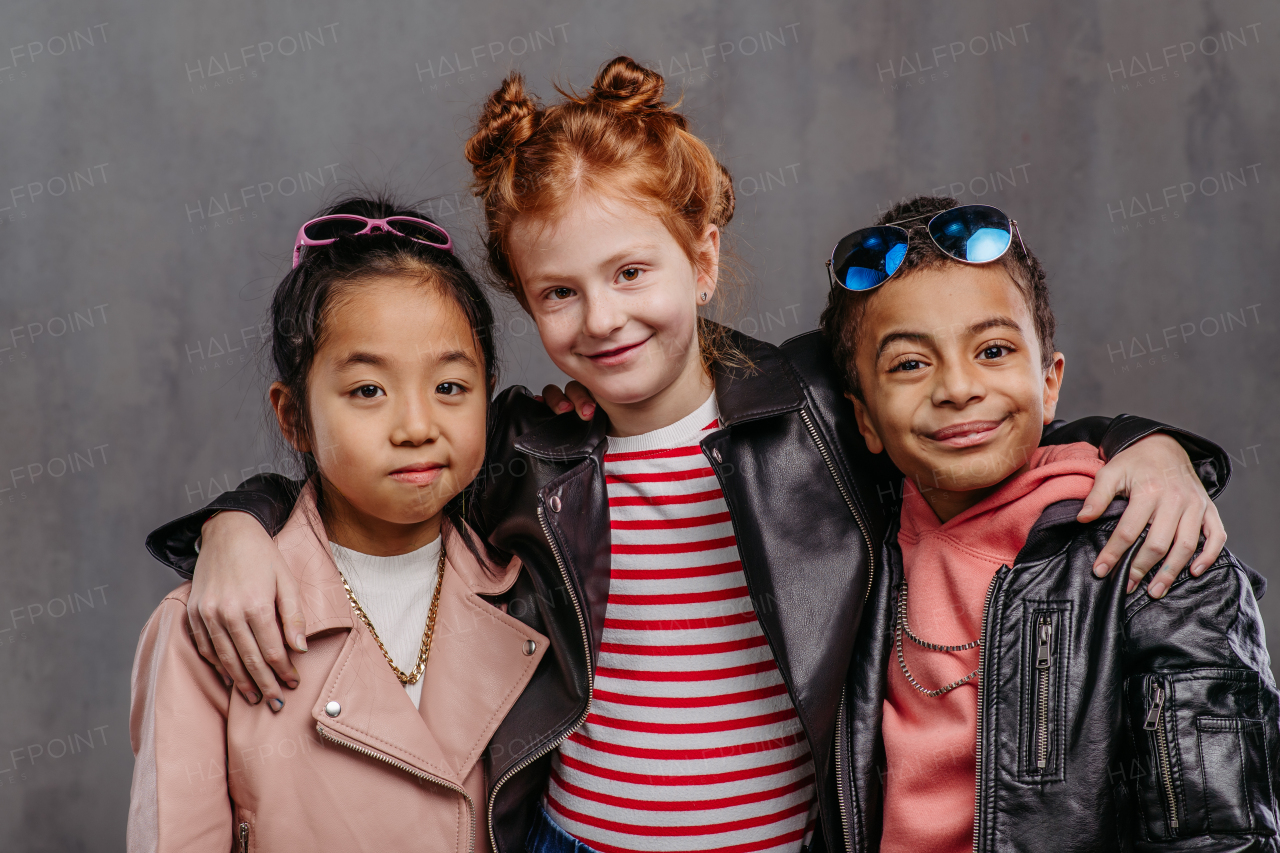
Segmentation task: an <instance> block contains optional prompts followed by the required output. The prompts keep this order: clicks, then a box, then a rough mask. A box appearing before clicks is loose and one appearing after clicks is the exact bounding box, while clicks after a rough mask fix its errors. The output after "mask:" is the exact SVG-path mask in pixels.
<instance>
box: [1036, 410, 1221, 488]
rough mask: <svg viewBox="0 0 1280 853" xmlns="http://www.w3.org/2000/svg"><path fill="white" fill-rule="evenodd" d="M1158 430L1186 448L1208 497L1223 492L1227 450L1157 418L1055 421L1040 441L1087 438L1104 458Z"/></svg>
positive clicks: (1132, 417)
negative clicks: (1156, 419)
mask: <svg viewBox="0 0 1280 853" xmlns="http://www.w3.org/2000/svg"><path fill="white" fill-rule="evenodd" d="M1157 432H1163V433H1165V434H1166V435H1169V436H1171V437H1172V438H1174V439H1175V440H1176V441H1177V442H1178V443H1179V444H1181V445H1182V449H1183V450H1185V451H1187V455H1188V456H1189V457H1191V466H1192V468H1194V469H1195V472H1196V474H1197V475H1198V476H1199V477H1200V482H1201V483H1203V484H1204V488H1205V491H1207V492H1208V493H1209V497H1211V498H1216V497H1217V496H1218V495H1220V494H1222V490H1223V489H1225V488H1226V487H1227V481H1228V480H1229V479H1230V478H1231V460H1230V459H1229V458H1228V457H1227V454H1226V451H1224V450H1223V449H1222V448H1221V447H1219V446H1218V445H1216V444H1214V443H1213V442H1212V441H1209V440H1208V439H1205V438H1201V437H1200V436H1198V435H1196V434H1195V433H1191V432H1187V431H1186V430H1185V429H1179V428H1178V427H1173V426H1167V425H1165V424H1162V423H1160V422H1159V421H1151V420H1147V419H1146V418H1140V417H1138V416H1137V415H1116V416H1115V417H1114V418H1104V417H1097V416H1095V417H1090V418H1080V420H1077V421H1072V422H1071V423H1067V422H1066V421H1054V422H1053V423H1051V424H1049V425H1048V426H1047V427H1045V428H1044V435H1043V436H1042V438H1041V439H1040V444H1041V445H1042V446H1043V445H1047V444H1072V443H1074V442H1077V441H1087V442H1089V443H1090V444H1092V445H1095V446H1097V447H1098V448H1100V449H1101V450H1102V455H1103V458H1105V459H1110V458H1112V457H1113V456H1115V455H1116V454H1117V453H1119V452H1120V451H1122V450H1124V449H1125V448H1127V447H1129V446H1130V445H1132V444H1133V443H1134V442H1136V441H1138V440H1140V439H1143V438H1146V437H1147V436H1149V435H1151V434H1152V433H1157Z"/></svg>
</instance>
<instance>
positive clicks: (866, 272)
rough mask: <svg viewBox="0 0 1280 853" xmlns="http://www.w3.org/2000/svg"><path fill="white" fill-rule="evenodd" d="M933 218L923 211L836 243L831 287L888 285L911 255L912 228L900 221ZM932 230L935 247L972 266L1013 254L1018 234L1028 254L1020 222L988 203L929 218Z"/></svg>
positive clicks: (830, 267) (831, 261)
mask: <svg viewBox="0 0 1280 853" xmlns="http://www.w3.org/2000/svg"><path fill="white" fill-rule="evenodd" d="M928 215H929V214H927V213H922V214H920V215H919V216H912V217H910V218H908V219H900V220H898V221H897V222H891V223H889V224H888V225H875V226H872V227H871V228H861V229H859V230H857V231H854V232H853V233H852V234H849V235H846V236H845V237H844V238H842V239H841V240H840V242H839V243H836V247H835V248H834V249H832V250H831V258H830V259H829V260H828V261H827V276H828V277H829V278H830V279H831V286H832V287H835V286H836V285H837V284H839V285H840V286H841V287H843V288H845V289H846V290H870V289H872V288H873V287H879V286H880V285H882V284H884V283H885V282H886V281H888V280H889V279H890V278H892V277H893V274H894V273H896V272H897V271H898V269H899V268H900V267H901V266H902V260H903V258H905V257H906V256H907V229H905V228H899V227H898V225H899V223H902V222H912V221H914V220H916V219H923V218H924V217H926V216H928ZM928 230H929V236H930V237H931V238H932V239H933V242H934V245H936V246H937V247H938V248H939V249H941V250H942V251H943V253H944V254H946V255H947V256H948V257H950V258H954V259H955V260H957V261H961V262H963V263H966V264H986V263H990V262H991V261H994V260H997V259H999V258H1000V257H1002V256H1003V255H1004V253H1005V252H1007V251H1009V246H1010V245H1011V244H1012V243H1013V235H1014V234H1017V235H1018V245H1020V246H1022V254H1023V255H1024V256H1025V255H1026V254H1027V247H1026V246H1025V245H1023V243H1022V233H1021V232H1019V231H1018V223H1017V222H1016V221H1014V220H1012V219H1010V218H1009V217H1008V216H1007V215H1006V214H1005V213H1004V212H1003V211H1001V210H997V209H996V208H994V207H991V206H989V205H985V204H962V205H960V206H959V207H953V208H951V209H950V210H944V211H942V212H941V213H939V214H937V215H936V216H934V217H933V218H932V219H930V220H929V225H928Z"/></svg>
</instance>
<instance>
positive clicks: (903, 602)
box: [893, 578, 982, 698]
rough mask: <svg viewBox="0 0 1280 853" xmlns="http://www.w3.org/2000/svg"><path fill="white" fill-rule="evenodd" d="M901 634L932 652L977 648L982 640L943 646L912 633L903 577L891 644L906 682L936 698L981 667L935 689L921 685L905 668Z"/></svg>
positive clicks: (905, 661)
mask: <svg viewBox="0 0 1280 853" xmlns="http://www.w3.org/2000/svg"><path fill="white" fill-rule="evenodd" d="M903 634H906V635H907V637H909V638H910V639H911V642H913V643H915V644H916V645H917V646H920V647H921V648H925V649H929V650H930V651H934V652H964V651H968V650H969V649H976V648H979V647H980V646H981V645H982V641H981V640H980V639H979V640H974V641H973V642H971V643H965V644H964V645H962V646H943V645H939V644H937V643H930V642H929V641H928V640H922V639H920V638H919V637H917V636H916V635H915V634H914V633H912V631H911V627H910V626H909V625H907V581H906V579H905V578H904V579H903V581H902V594H901V595H899V596H898V618H897V620H896V623H895V625H894V631H893V645H894V648H895V649H896V650H897V652H898V666H899V668H901V669H902V674H903V675H904V676H905V677H906V679H907V683H909V684H910V685H911V686H912V687H914V688H915V689H916V690H919V691H920V692H921V693H923V694H924V695H926V696H928V697H930V698H937V697H938V696H941V695H942V694H944V693H950V692H951V691H952V690H955V689H956V688H957V687H959V686H960V685H962V684H968V683H969V682H970V681H972V680H973V679H974V677H975V676H977V674H978V672H979V671H980V670H981V669H982V667H978V669H975V670H974V671H973V672H971V673H969V674H968V675H966V676H965V677H964V678H961V679H957V680H956V681H953V682H951V683H950V684H948V685H946V686H945V687H940V688H938V689H937V690H930V689H928V688H927V687H924V686H923V685H921V684H920V682H918V681H916V678H915V676H914V675H912V674H911V670H909V669H907V659H906V658H905V657H903V654H902V635H903Z"/></svg>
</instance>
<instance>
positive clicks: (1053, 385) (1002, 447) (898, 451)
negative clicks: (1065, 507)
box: [853, 264, 1064, 521]
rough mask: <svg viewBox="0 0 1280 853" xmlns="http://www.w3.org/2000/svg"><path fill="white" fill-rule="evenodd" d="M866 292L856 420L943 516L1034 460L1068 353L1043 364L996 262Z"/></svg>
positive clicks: (1023, 306)
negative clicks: (859, 393) (1031, 457)
mask: <svg viewBox="0 0 1280 853" xmlns="http://www.w3.org/2000/svg"><path fill="white" fill-rule="evenodd" d="M867 300H868V301H867V304H866V306H865V311H864V313H863V315H862V319H861V321H860V322H859V325H858V349H857V353H856V360H857V370H858V377H859V380H860V382H861V386H862V391H863V396H864V397H865V401H862V400H857V399H854V401H853V402H854V407H855V410H856V412H857V417H858V428H859V430H860V431H861V432H862V435H863V437H864V438H866V440H867V445H868V447H869V448H870V449H871V451H872V452H873V453H879V452H881V451H882V450H884V451H887V452H888V454H889V458H891V459H892V460H893V462H894V464H895V465H897V466H898V468H899V469H900V470H901V471H902V472H903V473H904V474H905V475H906V476H908V477H910V478H911V479H912V480H913V481H914V482H915V483H916V484H917V485H918V486H919V487H920V491H921V493H922V495H923V496H924V498H925V500H927V501H928V502H929V504H930V505H931V506H932V507H933V509H934V511H935V512H936V513H937V514H938V517H939V518H941V519H942V520H943V521H946V520H947V519H949V518H951V517H954V516H955V515H957V514H959V513H960V512H962V511H963V510H964V509H967V508H968V507H970V506H973V505H974V504H976V503H978V502H979V501H981V500H982V499H983V498H984V497H986V496H987V495H988V494H990V493H991V492H993V491H994V490H996V489H997V488H999V487H1000V485H1001V484H1002V483H1003V482H1004V481H1005V480H1006V479H1008V478H1009V477H1011V476H1013V475H1015V474H1018V473H1020V472H1021V471H1023V470H1026V468H1027V467H1028V466H1029V459H1030V456H1031V453H1032V452H1033V451H1034V450H1035V449H1036V447H1037V446H1039V444H1040V435H1041V431H1042V428H1043V426H1044V424H1047V423H1049V422H1050V421H1051V420H1053V415H1054V411H1055V409H1056V407H1057V401H1058V392H1059V389H1060V387H1061V383H1062V370H1063V366H1064V359H1063V356H1062V354H1061V353H1054V354H1053V357H1052V361H1051V364H1050V366H1049V367H1048V368H1047V369H1045V368H1044V367H1043V366H1042V361H1041V354H1040V346H1039V343H1038V341H1037V339H1036V334H1035V325H1034V323H1033V320H1032V317H1031V312H1030V310H1029V309H1028V307H1027V302H1026V300H1025V299H1024V298H1023V295H1022V292H1021V291H1020V290H1019V288H1018V285H1017V284H1016V283H1015V282H1014V281H1013V279H1011V278H1010V277H1009V274H1008V272H1006V271H1005V269H1004V268H1003V267H1002V266H1000V265H999V264H986V265H973V266H971V265H962V264H947V265H945V266H943V267H940V268H936V269H922V270H918V271H914V272H911V273H909V274H907V275H905V276H903V277H902V278H900V279H893V280H891V281H889V282H887V283H886V284H885V285H883V286H882V287H881V288H879V289H878V290H877V291H875V292H873V293H871V294H869V295H868V297H867Z"/></svg>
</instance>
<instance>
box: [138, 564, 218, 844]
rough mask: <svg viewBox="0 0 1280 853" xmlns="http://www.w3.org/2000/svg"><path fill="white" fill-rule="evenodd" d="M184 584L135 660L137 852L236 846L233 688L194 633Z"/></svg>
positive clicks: (146, 633) (151, 626)
mask: <svg viewBox="0 0 1280 853" xmlns="http://www.w3.org/2000/svg"><path fill="white" fill-rule="evenodd" d="M189 589H190V587H189V586H187V585H184V586H182V587H179V588H178V589H177V590H175V591H174V592H172V593H170V594H169V595H168V596H167V597H166V598H165V599H164V601H162V602H161V603H160V606H159V607H157V608H156V610H155V612H154V613H153V614H152V615H151V618H150V619H149V620H148V621H147V624H146V627H144V628H143V630H142V636H141V637H140V638H139V640H138V650H137V654H136V655H135V657H134V662H133V678H132V702H131V707H130V713H129V740H130V743H131V745H132V747H133V753H134V766H133V785H132V788H131V790H130V795H129V824H128V835H127V837H128V849H129V850H130V851H135V850H137V851H141V850H148V851H162V852H163V851H184V853H185V851H204V850H209V851H215V850H216V851H225V850H227V849H228V848H229V847H230V844H231V835H232V832H231V824H232V815H231V803H230V798H229V797H228V794H227V778H226V754H227V746H226V721H227V712H228V709H229V706H230V701H231V691H230V689H229V688H228V687H226V686H225V685H224V684H223V682H222V679H221V678H220V677H219V676H218V674H217V673H216V672H215V671H214V669H213V667H211V666H209V664H207V663H205V661H204V659H203V658H201V657H200V653H199V652H198V651H197V650H196V647H195V644H194V642H192V640H191V636H190V634H189V633H188V632H187V605H186V593H187V592H188V591H189Z"/></svg>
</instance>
